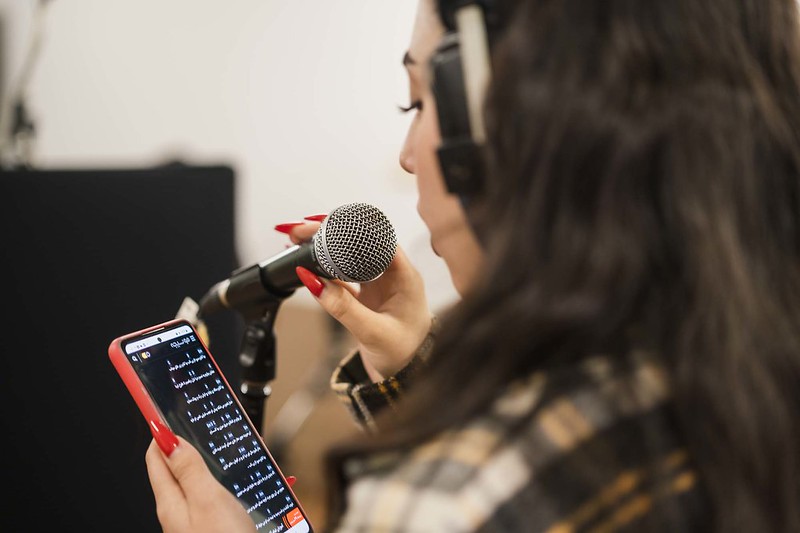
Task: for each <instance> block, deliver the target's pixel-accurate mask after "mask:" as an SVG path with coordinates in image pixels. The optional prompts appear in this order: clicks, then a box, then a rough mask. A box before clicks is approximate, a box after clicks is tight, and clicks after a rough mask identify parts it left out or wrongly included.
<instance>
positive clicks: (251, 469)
mask: <svg viewBox="0 0 800 533" xmlns="http://www.w3.org/2000/svg"><path fill="white" fill-rule="evenodd" d="M108 355H109V358H110V359H111V362H112V363H113V365H114V367H115V368H116V370H117V372H118V373H119V375H120V377H121V378H122V381H123V382H124V383H125V386H126V387H127V388H128V391H129V392H130V394H131V396H133V399H134V400H135V402H136V405H137V406H138V407H139V410H140V411H141V412H142V414H143V415H144V417H145V419H146V420H147V421H148V423H149V422H150V421H151V420H158V421H160V422H161V423H163V424H164V425H166V426H167V427H168V428H170V429H171V430H172V432H173V433H175V434H176V435H180V436H181V437H183V438H185V439H186V440H187V441H189V442H191V443H192V444H193V445H194V446H195V447H196V448H197V449H198V450H199V451H200V453H201V454H202V455H203V458H204V459H205V461H206V464H208V467H209V468H210V469H211V472H212V473H213V474H214V477H216V478H217V479H218V480H219V481H220V483H222V484H223V485H224V486H225V487H226V488H227V489H228V490H229V491H230V492H231V493H233V495H234V496H236V498H237V499H238V500H239V501H240V502H241V503H242V505H243V506H244V508H245V509H246V510H247V513H248V514H249V515H250V518H252V519H253V522H254V523H255V524H256V528H257V529H259V530H264V531H267V532H275V533H277V532H279V531H289V532H292V533H304V532H310V531H312V528H311V522H310V521H309V520H308V517H307V515H306V513H305V511H304V510H303V508H302V507H301V505H300V502H299V501H298V500H297V498H296V497H295V495H294V492H292V489H291V487H289V484H288V483H287V482H286V478H285V477H284V476H283V474H282V473H281V470H280V468H278V465H277V464H276V463H275V461H274V459H273V458H272V455H271V454H270V453H269V450H267V447H266V445H265V444H264V440H263V439H262V438H261V435H260V433H259V432H258V430H257V429H256V427H255V426H254V425H253V422H252V421H251V420H250V418H249V417H248V416H247V413H246V412H245V410H244V408H243V407H242V405H241V403H240V402H239V399H238V398H237V396H236V394H235V392H234V391H233V389H231V387H230V384H228V381H227V380H226V379H225V376H224V375H223V374H222V372H221V370H220V368H219V366H217V363H216V361H214V358H213V357H212V356H211V352H210V351H209V350H208V347H207V346H206V345H205V343H204V342H203V339H202V337H201V336H200V335H199V334H198V332H197V330H196V329H195V328H194V326H192V324H191V323H190V322H188V321H186V320H182V319H176V320H171V321H168V322H164V323H163V324H158V325H156V326H152V327H149V328H146V329H143V330H141V331H137V332H134V333H130V334H127V335H123V336H121V337H118V338H116V339H114V340H113V341H112V342H111V344H110V345H109V347H108Z"/></svg>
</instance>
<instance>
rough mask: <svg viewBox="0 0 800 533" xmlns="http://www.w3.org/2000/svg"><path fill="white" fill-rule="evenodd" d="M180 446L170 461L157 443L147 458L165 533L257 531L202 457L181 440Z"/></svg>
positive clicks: (173, 452) (152, 444)
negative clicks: (212, 473)
mask: <svg viewBox="0 0 800 533" xmlns="http://www.w3.org/2000/svg"><path fill="white" fill-rule="evenodd" d="M167 431H168V430H167ZM162 438H163V437H162ZM177 442H178V443H177V446H175V447H174V448H172V449H171V451H170V454H169V457H166V456H165V454H162V453H161V450H160V449H159V447H158V445H156V440H153V442H152V443H150V447H149V448H148V449H147V454H146V455H145V461H146V463H147V474H148V476H149V477H150V485H151V486H152V488H153V495H154V496H155V499H156V511H157V513H158V520H159V522H161V527H162V528H163V530H164V533H217V532H219V533H222V532H226V533H239V532H247V533H250V532H254V531H256V527H255V524H254V523H253V521H252V520H251V519H250V517H249V516H248V515H247V512H246V511H245V509H244V507H242V504H241V503H239V501H238V500H237V499H236V498H235V497H234V496H233V494H231V493H230V492H228V491H227V490H226V489H225V487H223V486H222V485H221V484H220V483H219V481H217V480H216V478H215V477H214V476H213V475H211V471H210V470H209V469H208V466H206V463H205V462H204V461H203V457H202V456H201V455H200V453H199V452H198V451H197V450H196V449H195V448H194V447H193V446H192V445H191V444H189V443H188V442H187V441H185V440H184V439H183V438H181V437H177Z"/></svg>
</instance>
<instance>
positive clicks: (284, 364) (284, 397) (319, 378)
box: [262, 299, 359, 530]
mask: <svg viewBox="0 0 800 533" xmlns="http://www.w3.org/2000/svg"><path fill="white" fill-rule="evenodd" d="M275 339H276V358H277V362H276V372H275V379H274V380H273V382H272V384H271V385H272V395H271V396H270V397H269V399H268V400H267V406H266V409H265V413H264V420H263V421H262V422H263V425H262V428H263V433H262V434H263V435H264V440H265V441H266V443H267V446H268V447H269V449H270V451H271V452H272V454H273V457H274V458H275V460H276V461H277V462H278V465H279V466H280V468H281V470H282V471H283V473H284V475H286V476H296V477H297V481H296V483H295V485H294V487H293V490H294V492H295V494H296V495H297V497H298V498H299V499H300V502H301V504H302V505H303V507H304V509H305V510H306V513H307V514H308V515H309V518H310V519H311V523H312V525H313V526H314V527H315V529H317V530H323V529H325V520H326V513H327V509H326V507H325V491H326V481H325V478H324V470H323V462H322V461H323V456H324V453H325V451H326V450H327V448H328V446H329V445H330V444H332V443H333V442H335V441H337V440H340V439H342V438H344V437H346V436H347V435H350V434H353V433H354V432H358V431H359V430H358V429H357V427H356V425H355V423H354V421H353V419H352V418H351V417H350V415H349V413H347V411H346V410H345V408H344V406H343V405H341V403H340V402H339V400H337V399H336V397H335V396H334V395H333V393H332V392H331V390H330V387H329V385H328V383H329V380H330V375H331V372H332V371H333V369H334V367H335V365H336V363H338V362H339V360H340V359H341V358H342V357H344V355H345V354H346V353H347V351H348V350H349V349H350V348H351V347H352V338H351V337H350V335H349V333H347V331H346V330H344V329H343V328H342V327H341V326H339V325H338V323H336V322H335V321H334V320H333V319H331V318H330V317H329V316H328V315H327V314H326V313H325V312H324V311H322V310H321V309H320V308H318V307H316V306H314V305H313V304H312V305H309V304H300V303H294V302H293V301H292V300H291V299H289V300H287V301H285V302H284V303H283V304H281V307H280V309H279V311H278V315H277V319H276V321H275Z"/></svg>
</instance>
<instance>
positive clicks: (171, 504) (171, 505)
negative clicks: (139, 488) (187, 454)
mask: <svg viewBox="0 0 800 533" xmlns="http://www.w3.org/2000/svg"><path fill="white" fill-rule="evenodd" d="M145 464H146V465H147V476H148V478H149V479H150V485H151V487H152V489H153V496H155V499H156V504H157V505H158V506H160V507H162V508H164V509H173V510H175V511H176V512H177V511H178V510H180V512H181V513H186V497H185V496H184V494H183V490H182V489H181V486H180V484H179V483H178V481H177V480H176V479H175V477H174V476H173V475H172V471H171V470H170V468H169V465H168V464H167V461H166V459H165V458H164V455H163V454H162V453H161V450H160V449H159V448H158V445H157V444H156V441H155V439H154V440H153V441H152V442H151V443H150V446H149V447H148V448H147V453H146V454H145Z"/></svg>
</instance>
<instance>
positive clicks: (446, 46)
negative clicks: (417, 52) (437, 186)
mask: <svg viewBox="0 0 800 533" xmlns="http://www.w3.org/2000/svg"><path fill="white" fill-rule="evenodd" d="M461 64H462V63H461V51H460V47H459V43H458V34H456V33H454V32H450V33H448V34H446V35H445V37H444V38H443V39H442V42H441V43H440V44H439V46H438V47H437V49H436V51H435V52H434V54H433V56H432V57H431V60H430V67H431V78H432V85H431V89H432V92H433V97H434V100H435V101H436V115H437V117H438V119H439V131H440V133H441V137H442V141H441V145H440V146H439V149H438V150H437V155H438V158H439V165H440V167H441V171H442V175H443V177H444V180H445V183H446V185H447V189H448V191H449V192H450V193H452V194H457V195H459V196H461V198H462V201H463V202H465V203H466V200H467V199H468V198H470V197H472V196H474V195H475V194H477V193H479V192H480V191H481V189H482V186H483V176H484V169H485V165H484V160H483V150H482V149H481V147H480V146H478V145H477V144H475V142H474V141H473V139H472V133H471V128H470V121H469V108H468V103H467V94H466V89H465V87H464V73H463V71H462V66H461Z"/></svg>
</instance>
